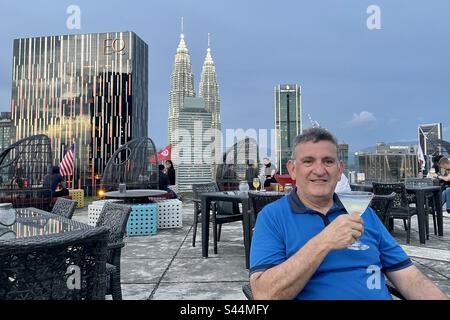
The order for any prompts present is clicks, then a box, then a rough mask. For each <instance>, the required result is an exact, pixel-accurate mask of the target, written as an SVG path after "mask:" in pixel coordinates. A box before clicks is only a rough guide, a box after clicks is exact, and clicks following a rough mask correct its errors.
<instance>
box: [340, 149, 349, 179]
mask: <svg viewBox="0 0 450 320" xmlns="http://www.w3.org/2000/svg"><path fill="white" fill-rule="evenodd" d="M338 157H339V160H342V161H344V166H345V169H344V174H345V175H346V176H348V170H349V164H348V144H346V143H341V144H339V145H338Z"/></svg>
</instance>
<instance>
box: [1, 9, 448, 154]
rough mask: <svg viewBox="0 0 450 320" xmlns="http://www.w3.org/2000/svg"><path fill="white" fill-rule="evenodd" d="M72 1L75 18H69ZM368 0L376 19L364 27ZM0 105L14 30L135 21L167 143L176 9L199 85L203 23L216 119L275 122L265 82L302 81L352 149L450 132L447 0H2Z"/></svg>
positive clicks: (152, 115) (93, 28)
mask: <svg viewBox="0 0 450 320" xmlns="http://www.w3.org/2000/svg"><path fill="white" fill-rule="evenodd" d="M70 5H78V6H79V7H80V9H81V29H79V30H76V29H75V30H70V29H68V28H67V26H66V20H67V18H68V17H69V14H67V13H66V9H67V7H69V6H70ZM370 5H376V6H378V7H379V8H380V13H381V14H380V22H381V25H380V27H381V29H373V30H369V28H368V26H367V19H368V18H370V16H371V14H370V13H367V8H368V7H369V6H370ZM1 12H2V19H1V21H0V30H1V31H0V52H1V54H0V70H1V72H0V110H1V111H9V108H10V97H11V64H12V43H13V39H15V38H26V37H35V36H48V35H62V34H81V33H97V32H115V31H134V32H135V33H136V34H137V35H138V36H139V37H141V38H142V39H143V40H144V41H145V42H146V43H147V44H148V45H149V49H150V54H149V56H150V58H149V60H150V61H149V62H150V73H149V80H150V81H149V136H150V137H151V138H152V139H153V140H154V141H155V144H156V145H157V147H158V148H161V147H164V146H165V145H166V144H167V117H168V95H169V90H170V75H171V72H172V65H173V62H174V56H175V52H176V48H177V45H178V42H179V35H180V18H181V16H183V17H184V33H185V40H186V44H187V46H188V48H189V51H190V55H191V61H192V67H193V72H194V85H195V90H196V92H197V94H198V84H199V81H200V72H201V68H202V64H203V60H204V57H205V54H206V48H207V34H208V32H209V33H211V49H212V56H213V59H214V62H215V64H216V71H217V75H218V82H219V85H220V98H221V117H222V128H223V129H238V128H242V129H244V130H246V129H249V128H255V129H260V128H266V129H272V128H273V127H274V115H273V113H274V99H273V89H274V86H275V85H277V84H283V83H288V84H300V85H301V86H302V104H303V121H304V127H309V126H310V122H309V120H308V116H307V115H308V114H310V115H311V117H312V118H313V119H314V120H315V121H318V122H319V123H320V125H321V126H323V127H326V128H328V129H329V130H331V131H332V132H333V133H334V134H335V135H336V136H337V137H338V138H339V141H340V142H343V141H345V142H346V143H348V144H349V145H350V150H352V151H356V150H358V149H360V148H365V147H369V146H373V145H374V144H375V143H376V142H379V141H384V142H391V141H402V140H403V141H411V140H417V126H418V125H419V124H423V123H434V122H442V123H443V126H444V139H445V140H450V1H448V0H432V1H425V0H420V1H419V0H417V1H416V0H414V1H412V0H370V1H366V0H329V1H322V0H308V1H306V0H285V1H262V0H259V1H256V0H248V1H243V0H241V1H237V0H226V1H225V0H220V1H219V0H179V1H172V0H161V1H155V0H150V1H142V0H128V1H117V0H108V1H98V0H95V1H93V0H89V1H84V0H71V1H62V0H54V1H52V0H39V1H36V0H35V1H23V0H15V1H12V0H6V1H5V0H2V1H1Z"/></svg>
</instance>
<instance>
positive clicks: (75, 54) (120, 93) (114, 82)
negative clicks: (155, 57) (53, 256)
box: [11, 32, 148, 192]
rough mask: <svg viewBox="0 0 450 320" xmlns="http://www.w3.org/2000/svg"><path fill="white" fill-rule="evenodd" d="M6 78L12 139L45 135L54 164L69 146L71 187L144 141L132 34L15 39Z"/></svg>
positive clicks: (144, 60) (138, 55)
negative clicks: (139, 140) (9, 89)
mask: <svg viewBox="0 0 450 320" xmlns="http://www.w3.org/2000/svg"><path fill="white" fill-rule="evenodd" d="M12 79H13V80H12V101H11V113H12V122H13V126H14V128H15V131H16V132H15V141H17V140H19V139H22V138H24V137H28V136H30V135H35V134H46V135H48V136H49V137H50V140H51V143H52V150H53V156H54V160H53V162H54V164H58V163H59V162H60V161H61V159H62V157H63V156H64V154H65V153H66V151H67V149H68V148H69V146H70V145H71V144H72V143H75V161H74V165H75V174H74V179H73V181H74V185H75V186H76V187H81V186H82V187H86V188H87V189H88V190H89V187H92V186H94V184H95V178H94V177H95V176H96V175H97V174H100V175H101V174H102V173H103V169H104V167H105V165H106V163H107V161H108V160H109V158H110V157H111V155H112V154H113V153H114V152H115V150H117V149H118V148H119V147H120V146H121V145H122V144H125V143H126V142H128V141H130V140H132V139H133V138H137V137H147V130H148V129H147V124H148V46H147V44H146V43H145V42H144V41H143V40H141V39H140V38H139V37H138V36H137V35H136V34H135V33H133V32H113V33H96V34H81V35H62V36H49V37H37V38H24V39H16V40H14V50H13V75H12ZM88 192H89V191H88Z"/></svg>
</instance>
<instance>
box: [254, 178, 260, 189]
mask: <svg viewBox="0 0 450 320" xmlns="http://www.w3.org/2000/svg"><path fill="white" fill-rule="evenodd" d="M260 185H261V182H260V181H259V178H253V187H254V188H255V190H256V191H258V188H259V187H260Z"/></svg>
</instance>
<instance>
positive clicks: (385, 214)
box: [369, 192, 395, 229]
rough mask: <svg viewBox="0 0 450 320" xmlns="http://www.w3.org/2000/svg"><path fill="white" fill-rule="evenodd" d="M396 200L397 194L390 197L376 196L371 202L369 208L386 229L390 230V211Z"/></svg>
mask: <svg viewBox="0 0 450 320" xmlns="http://www.w3.org/2000/svg"><path fill="white" fill-rule="evenodd" d="M394 199H395V192H392V193H391V194H389V195H375V196H374V197H373V198H372V201H371V202H370V205H369V207H371V208H372V209H373V210H374V211H375V213H376V214H377V216H378V218H379V219H380V220H381V222H382V223H383V224H384V226H385V227H386V228H388V229H389V227H390V226H389V211H390V209H391V208H392V203H393V201H394Z"/></svg>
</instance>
